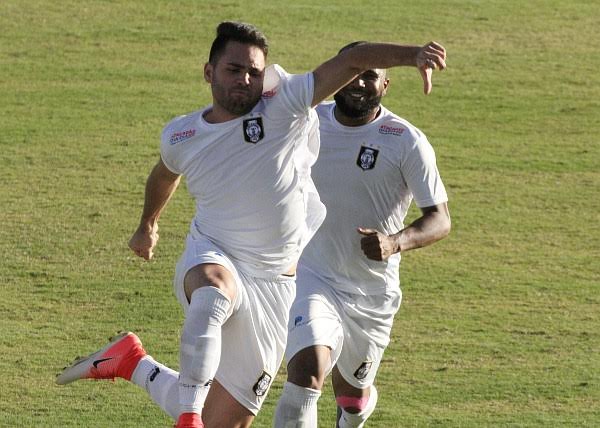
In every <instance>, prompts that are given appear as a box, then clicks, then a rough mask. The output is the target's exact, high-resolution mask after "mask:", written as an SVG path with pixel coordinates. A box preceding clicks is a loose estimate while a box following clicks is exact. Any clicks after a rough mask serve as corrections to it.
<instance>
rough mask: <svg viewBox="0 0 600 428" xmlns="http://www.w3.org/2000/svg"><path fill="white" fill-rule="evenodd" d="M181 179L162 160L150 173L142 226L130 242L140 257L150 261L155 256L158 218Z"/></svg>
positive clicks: (132, 248)
mask: <svg viewBox="0 0 600 428" xmlns="http://www.w3.org/2000/svg"><path fill="white" fill-rule="evenodd" d="M180 179H181V176H180V175H177V174H173V173H172V172H171V171H170V170H169V169H168V168H167V167H166V166H165V164H164V163H163V161H162V159H160V160H159V161H158V163H157V164H156V165H155V166H154V168H153V169H152V172H150V175H149V176H148V180H147V181H146V191H145V196H144V210H143V212H142V218H141V219H140V225H139V226H138V228H137V230H136V231H135V232H134V234H133V236H132V237H131V239H130V240H129V248H131V250H132V251H133V252H134V253H135V254H136V255H138V256H139V257H143V258H144V259H146V260H150V259H151V258H152V256H153V255H154V247H155V246H156V244H157V242H158V218H159V217H160V214H161V213H162V211H163V209H164V207H165V206H166V205H167V202H169V199H171V196H172V195H173V193H174V192H175V190H176V189H177V186H178V185H179V181H180Z"/></svg>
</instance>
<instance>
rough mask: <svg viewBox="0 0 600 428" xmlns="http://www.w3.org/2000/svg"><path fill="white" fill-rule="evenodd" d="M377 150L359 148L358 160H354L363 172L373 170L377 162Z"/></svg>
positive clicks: (364, 147)
mask: <svg viewBox="0 0 600 428" xmlns="http://www.w3.org/2000/svg"><path fill="white" fill-rule="evenodd" d="M378 154H379V150H377V149H374V148H372V147H366V146H361V148H360V152H359V153H358V158H357V159H356V165H358V166H359V167H360V169H362V170H363V171H366V170H368V169H373V167H375V162H377V155H378Z"/></svg>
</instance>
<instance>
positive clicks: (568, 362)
mask: <svg viewBox="0 0 600 428" xmlns="http://www.w3.org/2000/svg"><path fill="white" fill-rule="evenodd" d="M598 16H600V4H598V2H596V1H585V0H576V1H558V0H546V1H543V0H532V1H528V2H518V1H514V0H508V1H495V0H490V1H477V0H471V1H448V2H435V1H418V2H417V1H407V2H393V1H388V0H382V1H379V2H376V3H373V4H371V3H367V2H358V1H354V0H346V1H342V0H332V1H329V2H323V1H314V0H313V1H309V0H298V1H295V2H293V4H288V3H287V2H277V1H260V2H258V1H237V0H230V1H223V2H207V1H192V0H187V1H185V0H181V1H172V2H167V1H158V0H148V1H122V2H118V1H109V0H105V1H100V0H94V1H89V2H78V1H72V0H65V1H60V2H51V1H35V0H3V1H2V2H0V30H1V31H0V148H1V150H0V166H1V173H0V200H1V201H2V206H1V208H0V254H1V255H2V261H1V263H0V281H1V283H0V293H1V298H0V319H1V320H2V321H1V325H2V335H1V336H0V375H1V379H2V387H1V388H0V426H2V427H29V426H31V427H68V426H78V427H134V426H135V427H140V426H143V427H166V426H170V423H171V422H170V420H169V419H168V418H167V417H166V416H165V415H164V414H163V413H162V412H161V411H160V410H158V409H157V408H156V407H155V406H154V405H153V404H152V403H151V402H150V400H149V399H148V398H147V396H146V395H145V393H144V392H143V391H141V390H139V389H137V388H136V387H135V386H133V385H129V384H127V383H125V382H120V381H118V382H116V383H114V384H113V383H109V382H107V383H102V382H96V383H91V382H80V383H77V384H74V385H71V386H68V387H58V386H56V385H55V384H54V376H55V374H56V373H57V372H58V371H59V370H60V369H61V368H62V366H63V365H64V364H65V363H67V362H68V361H70V359H72V358H73V357H74V356H76V355H78V354H83V353H87V352H90V351H92V350H95V348H96V347H97V346H99V345H100V344H102V343H103V342H104V340H105V339H106V338H107V337H108V336H109V335H111V334H113V333H114V332H116V331H118V330H120V329H130V330H133V331H135V332H137V333H138V334H139V336H140V337H141V338H142V340H143V341H144V343H145V345H146V347H147V348H148V350H149V351H150V352H151V354H152V355H153V356H155V357H156V358H157V359H159V360H161V361H163V362H165V363H167V364H169V365H171V366H173V367H177V343H178V335H179V329H180V326H181V322H182V314H181V311H180V309H179V307H178V305H177V303H176V301H175V299H174V298H173V297H172V292H171V276H172V271H173V267H174V264H175V261H176V259H177V257H178V255H179V253H180V251H181V249H182V245H183V238H184V236H185V232H186V230H187V227H188V221H189V219H190V218H191V216H192V214H193V207H192V201H191V200H190V198H189V197H188V195H187V194H186V191H185V189H184V188H182V189H180V191H179V192H178V193H177V195H176V196H175V198H174V199H173V200H172V202H171V204H170V205H169V207H168V209H167V210H166V212H165V213H164V215H163V217H162V219H161V242H160V244H159V248H158V252H157V255H156V258H155V260H154V261H152V262H150V263H145V262H142V261H140V260H138V259H136V258H135V257H133V256H132V255H130V253H129V251H128V249H127V246H126V243H127V240H128V238H129V235H130V234H131V232H132V231H133V230H134V228H135V226H136V224H137V221H138V218H139V213H140V210H141V205H142V198H143V185H144V181H145V178H146V176H147V174H148V172H149V170H150V168H151V166H152V165H153V163H154V162H155V161H156V159H157V158H158V137H159V133H160V130H161V128H162V126H163V124H164V123H165V122H166V121H168V120H169V119H170V118H172V117H173V116H175V115H178V114H182V113H185V112H189V111H192V110H195V109H197V108H199V107H201V106H203V105H205V104H207V103H208V102H209V101H210V95H209V91H208V88H207V86H206V85H205V84H204V83H203V81H202V78H201V72H202V65H203V63H204V61H205V58H206V55H207V52H208V48H209V45H210V42H211V40H212V38H213V35H214V28H215V26H216V25H217V23H218V22H220V21H222V20H226V19H231V20H244V21H248V22H252V23H255V24H256V25H258V26H259V27H260V28H262V29H263V30H264V31H265V33H266V34H267V36H268V37H269V38H270V41H271V46H272V48H271V54H270V61H271V62H276V63H280V64H282V65H283V66H284V67H285V68H286V69H288V70H289V71H291V72H303V71H306V70H310V69H312V68H314V67H315V66H317V65H318V64H319V63H320V62H322V61H324V60H325V59H327V58H328V57H330V56H331V55H333V54H334V53H335V52H336V51H337V49H338V48H339V47H340V46H342V45H344V44H346V43H348V42H350V41H352V40H360V39H366V40H378V41H396V42H402V43H419V44H422V43H425V42H428V41H429V40H432V39H434V40H437V41H439V42H441V43H443V44H444V45H445V46H446V48H447V49H448V52H449V60H448V63H449V68H448V70H447V71H445V72H444V73H438V74H436V75H435V76H434V90H433V93H432V94H431V95H430V96H429V97H424V96H423V95H422V94H421V83H420V79H419V78H418V75H417V73H416V72H415V71H414V70H412V69H408V68H406V69H396V70H393V71H391V73H390V76H391V79H392V85H391V87H390V91H389V94H388V96H387V97H386V99H385V104H386V106H387V107H389V108H390V109H392V110H393V111H395V112H396V113H398V114H400V115H401V116H403V117H405V118H407V119H408V120H410V121H411V122H412V123H413V124H415V125H416V126H418V127H419V128H421V129H422V130H423V131H424V132H425V133H426V134H427V135H428V136H429V139H430V141H431V142H432V144H433V145H434V147H435V149H436V153H437V156H438V164H439V167H440V170H441V173H442V175H443V177H444V181H445V183H446V186H447V188H448V191H449V195H450V199H451V201H450V208H451V213H452V218H453V231H452V233H451V236H450V237H449V238H447V239H446V240H444V241H442V242H440V243H438V244H436V245H435V246H433V247H430V248H427V249H422V250H418V251H415V252H412V253H408V254H406V255H405V256H404V259H403V265H402V275H401V277H402V284H403V291H404V301H403V305H402V308H401V310H400V313H399V314H398V317H397V320H396V324H395V328H394V332H393V341H392V343H391V345H390V347H389V349H388V351H387V354H386V358H385V361H384V363H383V365H382V367H381V370H380V375H379V378H378V389H379V391H380V404H379V407H378V410H377V411H376V413H375V414H374V415H373V417H372V419H371V423H370V425H369V426H371V427H473V428H475V427H595V426H599V425H600V357H599V350H600V333H599V331H600V328H599V322H598V313H599V309H600V290H599V287H600V263H599V260H600V245H599V242H600V239H599V238H600V228H599V226H598V224H600V216H599V214H598V213H599V211H600V192H599V188H600V172H599V166H600V143H599V130H600V126H599V125H600V123H599V122H600V101H599V100H600V78H599V77H598V71H597V70H598V68H599V67H600V55H598V48H597V41H594V37H595V34H597V32H598V29H597V27H598ZM414 214H415V213H414V212H413V213H412V214H411V215H413V216H414ZM282 374H283V373H280V376H279V377H278V378H277V380H276V382H275V384H274V386H273V388H272V391H271V394H270V398H269V401H268V402H267V404H266V405H265V407H264V410H263V412H262V413H261V414H260V415H259V417H258V418H257V420H256V423H255V426H256V427H268V426H270V420H271V417H272V412H273V407H274V403H275V402H276V399H277V397H278V396H279V393H280V390H281V385H282V381H283V377H282ZM320 404H321V406H320V416H321V423H320V426H323V427H326V426H332V425H333V416H334V406H333V402H332V397H331V390H330V389H327V390H326V391H325V394H324V397H323V398H322V399H321V402H320Z"/></svg>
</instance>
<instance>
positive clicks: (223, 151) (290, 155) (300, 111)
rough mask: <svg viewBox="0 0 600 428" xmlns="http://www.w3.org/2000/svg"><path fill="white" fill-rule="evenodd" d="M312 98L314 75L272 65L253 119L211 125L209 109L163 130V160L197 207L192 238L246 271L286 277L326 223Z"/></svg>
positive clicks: (184, 117)
mask: <svg viewBox="0 0 600 428" xmlns="http://www.w3.org/2000/svg"><path fill="white" fill-rule="evenodd" d="M312 97H313V75H312V73H307V74H302V75H290V74H288V73H286V72H285V71H284V70H283V69H282V68H281V67H279V66H270V67H268V68H267V70H266V71H265V92H264V93H263V95H262V97H261V100H260V101H259V102H258V104H257V105H256V106H255V107H254V109H253V110H252V111H251V112H250V113H248V114H246V115H245V116H243V117H240V118H236V119H233V120H230V121H227V122H224V123H208V122H206V120H205V119H204V117H203V114H204V113H206V112H207V111H208V110H209V109H210V108H211V106H208V107H207V108H205V109H203V110H200V111H196V112H194V113H190V114H187V115H184V116H181V117H178V118H176V119H174V120H172V121H171V122H170V123H169V124H167V126H166V127H165V128H164V130H163V132H162V138H161V157H162V160H163V162H164V164H165V165H166V166H167V168H169V169H170V170H171V171H172V172H174V173H176V174H181V175H183V176H184V177H185V179H186V182H187V187H188V190H189V191H190V193H191V194H192V196H193V197H194V199H195V201H196V215H195V217H194V219H193V221H192V224H191V234H192V236H194V235H197V234H199V235H201V236H204V237H207V238H208V239H210V240H211V241H212V242H214V243H215V244H216V245H217V246H218V247H220V248H221V249H223V251H225V252H226V253H227V255H228V256H229V257H231V258H232V259H233V260H234V261H236V262H237V263H238V268H239V269H240V270H242V271H244V272H246V273H249V274H252V275H255V276H270V275H273V274H280V273H284V272H286V271H287V270H288V269H289V268H290V266H292V265H293V264H294V263H296V262H297V260H298V258H299V256H300V252H301V250H302V248H303V247H304V245H305V244H306V242H307V241H308V239H309V238H310V236H312V234H313V233H314V231H315V230H316V228H318V226H319V225H320V223H321V221H322V219H323V217H324V207H322V204H321V203H320V201H319V200H318V195H317V193H316V191H315V189H314V184H313V183H312V180H311V178H310V167H311V165H312V164H313V163H314V161H315V159H316V156H317V154H318V150H319V139H318V133H317V132H316V129H317V126H318V119H317V115H316V113H315V111H314V109H312V108H311V102H312ZM309 204H313V205H312V208H311V209H312V212H311V215H309V216H308V217H307V210H308V208H307V206H308V205H309ZM319 210H320V211H319Z"/></svg>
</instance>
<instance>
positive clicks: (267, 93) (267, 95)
mask: <svg viewBox="0 0 600 428" xmlns="http://www.w3.org/2000/svg"><path fill="white" fill-rule="evenodd" d="M275 95H277V91H276V90H275V89H271V90H270V91H265V92H263V93H262V95H261V96H262V97H263V98H273V97H274V96H275Z"/></svg>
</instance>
